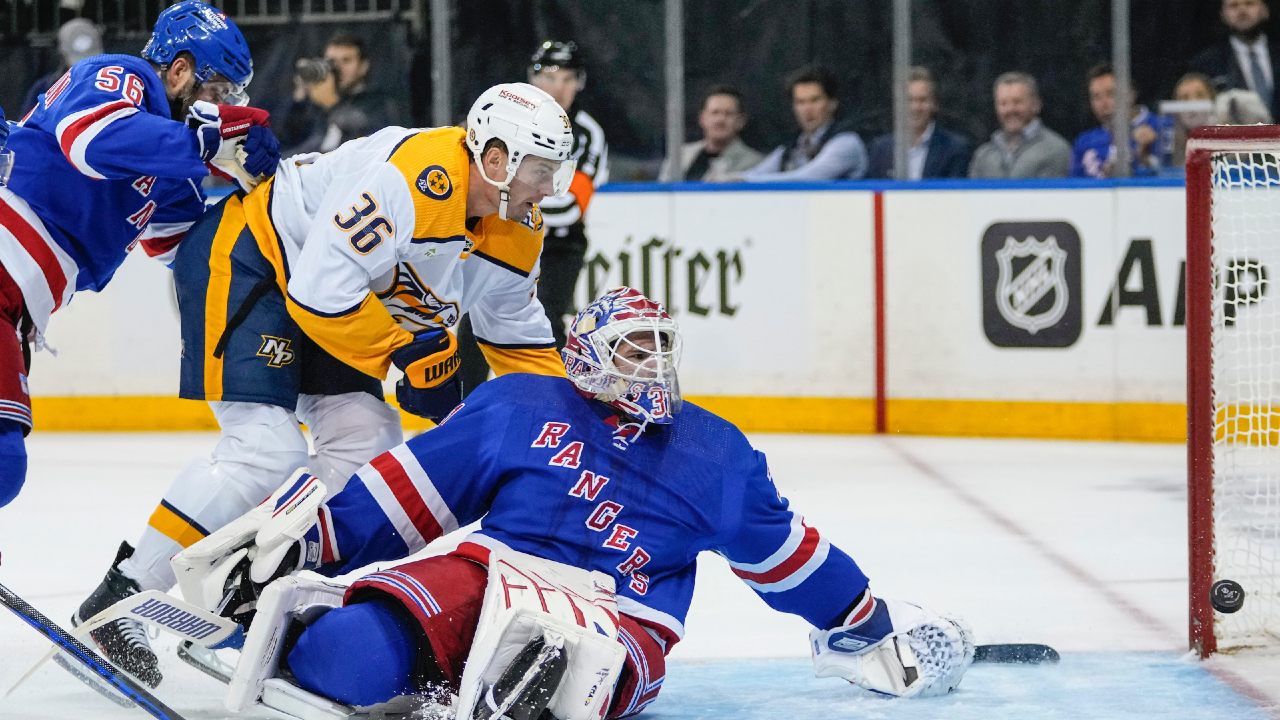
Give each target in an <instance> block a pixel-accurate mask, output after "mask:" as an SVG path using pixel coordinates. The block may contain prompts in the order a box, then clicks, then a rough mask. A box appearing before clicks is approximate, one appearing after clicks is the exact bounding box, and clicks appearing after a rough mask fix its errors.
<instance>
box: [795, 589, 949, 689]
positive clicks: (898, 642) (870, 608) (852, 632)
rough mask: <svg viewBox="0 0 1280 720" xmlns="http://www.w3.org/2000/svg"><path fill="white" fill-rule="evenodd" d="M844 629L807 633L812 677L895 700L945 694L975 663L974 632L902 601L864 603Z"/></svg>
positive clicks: (871, 599) (888, 600) (886, 600)
mask: <svg viewBox="0 0 1280 720" xmlns="http://www.w3.org/2000/svg"><path fill="white" fill-rule="evenodd" d="M850 616H851V617H852V618H855V619H854V620H853V621H852V622H850V623H849V624H847V625H842V626H840V627H836V628H832V629H831V630H816V629H815V630H813V631H811V632H810V633H809V650H810V652H812V653H813V667H814V673H815V674H816V675H817V676H818V677H839V678H844V679H845V680H848V681H849V682H851V683H853V684H855V685H858V686H859V687H862V688H865V689H867V690H870V691H872V692H876V693H880V694H883V695H891V696H894V697H933V696H936V695H945V694H947V693H948V692H951V691H952V690H954V689H955V688H956V686H957V685H959V684H960V680H961V678H963V677H964V673H965V671H966V670H968V669H969V666H970V665H971V664H973V655H974V643H973V631H972V630H970V629H969V626H968V624H966V623H965V622H964V621H963V620H961V619H960V618H955V617H943V616H941V615H938V614H937V613H934V612H932V611H931V610H927V609H925V608H923V607H920V606H919V605H913V604H911V603H908V602H903V601H901V600H891V599H882V598H874V597H871V596H870V593H869V592H868V593H866V599H865V600H864V601H863V602H861V603H859V604H858V606H857V607H856V608H855V609H854V611H853V612H852V613H850Z"/></svg>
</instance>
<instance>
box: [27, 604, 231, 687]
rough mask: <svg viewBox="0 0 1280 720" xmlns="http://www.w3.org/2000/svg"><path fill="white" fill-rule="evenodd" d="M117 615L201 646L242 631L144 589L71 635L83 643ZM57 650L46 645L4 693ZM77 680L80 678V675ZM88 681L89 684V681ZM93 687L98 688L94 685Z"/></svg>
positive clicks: (201, 611)
mask: <svg viewBox="0 0 1280 720" xmlns="http://www.w3.org/2000/svg"><path fill="white" fill-rule="evenodd" d="M121 618H128V619H132V620H138V621H140V622H144V623H146V624H148V625H154V626H156V627H158V628H160V629H161V630H164V631H166V632H169V633H172V634H174V635H177V636H178V637H180V638H182V639H183V640H187V641H190V642H193V643H198V644H200V645H203V646H205V647H212V646H215V645H219V644H221V643H224V642H227V641H228V639H229V638H233V637H234V636H235V635H236V633H237V632H240V633H243V630H241V629H240V626H239V625H238V624H236V623H235V622H233V621H231V620H228V619H227V618H224V617H219V616H218V615H214V614H213V613H211V612H207V611H205V610H202V609H200V608H198V607H196V606H194V605H189V604H187V603H184V602H182V601H181V600H178V599H177V598H175V597H173V596H171V595H168V594H166V593H162V592H160V591H159V590H147V591H146V592H141V593H137V594H135V595H130V596H129V597H126V598H124V599H123V600H120V601H119V602H117V603H115V604H114V605H112V606H111V607H108V608H106V609H104V610H103V611H102V612H100V613H98V614H96V615H94V616H93V617H91V618H89V619H88V620H85V621H84V622H83V623H81V624H80V626H79V627H76V628H74V629H73V630H72V631H71V636H72V637H73V638H75V639H76V640H79V641H80V642H84V641H85V640H86V639H88V637H89V633H91V632H93V631H94V630H96V629H98V628H100V627H102V626H103V625H106V624H107V623H110V622H115V621H116V620H119V619H121ZM58 652H60V650H59V648H58V647H57V646H56V645H55V646H53V647H51V648H49V651H48V652H47V653H45V654H44V656H43V657H41V658H40V659H39V660H37V661H36V662H35V664H34V665H32V666H31V667H30V668H29V669H28V670H27V671H26V672H25V673H23V675H22V677H20V678H18V681H17V682H15V683H14V684H13V687H10V688H9V690H8V691H7V692H5V694H4V696H5V697H9V695H11V694H13V691H14V690H16V689H18V686H19V685H21V684H22V683H24V682H26V681H27V678H29V677H31V675H32V674H34V673H35V671H36V670H38V669H40V667H41V666H43V665H44V664H45V663H46V662H48V661H49V660H50V659H52V658H53V657H54V656H55V655H57V654H58ZM58 664H59V665H61V666H62V667H64V668H66V669H67V670H71V666H69V665H68V664H67V663H63V662H59V663H58ZM72 674H73V675H77V673H75V672H72ZM77 676H78V675H77ZM81 679H82V680H83V678H81ZM90 684H91V685H92V683H90ZM94 689H99V688H98V686H96V685H94ZM111 699H112V700H115V697H111Z"/></svg>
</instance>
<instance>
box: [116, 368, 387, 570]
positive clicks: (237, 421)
mask: <svg viewBox="0 0 1280 720" xmlns="http://www.w3.org/2000/svg"><path fill="white" fill-rule="evenodd" d="M209 406H210V407H212V408H213V414H214V415H215V416H216V417H217V419H218V426H219V427H220V428H221V429H222V438H221V439H220V440H219V441H218V444H217V446H215V447H214V449H213V453H212V454H211V455H209V456H208V457H203V458H196V459H195V460H192V461H191V462H190V463H189V464H188V465H187V466H186V467H185V468H183V469H182V471H181V472H180V473H178V476H177V477H176V478H174V481H173V484H172V485H170V486H169V489H168V490H166V491H165V494H164V498H163V500H162V501H161V503H160V506H159V507H157V508H156V511H155V512H154V513H153V514H152V516H151V519H150V520H149V521H148V522H147V527H146V529H145V530H143V532H142V538H141V539H140V540H139V541H138V546H137V548H136V550H135V551H134V554H133V557H131V558H129V559H128V560H125V561H124V562H123V563H121V565H120V569H121V571H122V572H123V573H124V574H125V575H126V576H128V577H130V578H133V579H134V580H136V581H137V582H138V584H139V585H140V586H142V589H143V590H168V589H169V588H171V587H173V585H174V584H175V583H176V582H177V580H176V579H175V578H174V574H173V570H172V569H171V568H170V567H169V558H171V557H173V555H174V554H175V553H177V552H178V551H179V550H181V549H182V548H184V547H188V546H190V545H192V544H193V543H195V542H196V541H198V540H200V538H202V537H204V536H205V535H207V534H208V533H211V532H213V531H215V530H217V529H218V528H221V527H222V526H223V525H225V524H227V523H228V522H231V521H232V520H234V519H236V518H238V517H240V516H241V515H243V514H244V513H245V512H247V511H248V510H249V509H250V508H252V507H254V506H255V505H257V504H258V503H260V502H262V501H263V500H265V499H266V498H267V497H268V496H269V495H271V493H272V492H273V491H275V489H276V488H278V487H280V484H281V483H283V482H284V481H285V480H286V479H288V477H289V475H290V474H291V473H292V472H293V471H294V470H297V469H298V468H300V467H303V466H307V467H309V468H310V469H311V472H313V473H314V474H315V475H316V476H318V477H319V478H320V479H321V480H323V481H324V483H325V485H326V486H328V488H329V492H330V494H333V493H336V492H338V491H339V490H341V489H342V488H343V486H345V485H346V483H347V479H348V478H350V477H351V475H352V474H354V473H355V471H356V470H358V469H359V468H360V466H361V465H364V464H365V463H367V462H369V461H370V460H372V459H373V458H374V457H376V456H377V455H379V454H381V453H383V452H386V451H387V450H390V449H391V448H393V447H395V446H397V445H399V444H400V443H402V442H404V433H403V431H402V430H401V427H400V415H399V413H397V412H396V409H395V408H393V407H392V406H390V405H388V404H387V403H385V402H382V401H380V400H378V399H377V398H375V397H373V396H372V395H369V394H368V393H363V392H353V393H345V394H342V395H299V396H298V412H297V414H296V415H295V414H294V413H292V412H289V411H288V410H285V409H284V408H282V407H278V406H275V405H266V404H262V403H247V402H210V403H209ZM299 421H301V422H302V423H305V424H306V426H307V427H308V428H309V429H310V431H311V437H312V442H313V444H314V446H315V453H316V454H315V455H312V456H308V452H307V440H306V438H305V437H304V436H303V434H302V428H301V427H299V424H298V423H299Z"/></svg>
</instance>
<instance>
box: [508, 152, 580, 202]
mask: <svg viewBox="0 0 1280 720" xmlns="http://www.w3.org/2000/svg"><path fill="white" fill-rule="evenodd" d="M576 169H577V166H576V164H575V163H574V161H573V160H572V159H569V160H564V161H556V160H551V159H549V158H543V157H537V156H536V155H525V156H524V157H523V158H521V159H520V166H519V167H518V168H516V174H515V179H516V180H519V181H520V182H522V183H524V184H526V185H529V186H530V187H533V188H549V189H550V190H551V192H550V193H549V195H552V196H555V197H564V196H565V195H567V194H568V192H569V185H570V184H571V183H572V182H573V172H574V170H576Z"/></svg>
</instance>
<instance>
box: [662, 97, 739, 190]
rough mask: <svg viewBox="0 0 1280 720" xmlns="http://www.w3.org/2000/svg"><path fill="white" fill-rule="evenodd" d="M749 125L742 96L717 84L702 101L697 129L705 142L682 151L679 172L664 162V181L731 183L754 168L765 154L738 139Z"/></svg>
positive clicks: (684, 146) (685, 146)
mask: <svg viewBox="0 0 1280 720" xmlns="http://www.w3.org/2000/svg"><path fill="white" fill-rule="evenodd" d="M746 124H747V114H746V113H745V112H743V109H742V93H739V92H738V90H737V88H734V87H731V86H729V85H714V86H712V88H711V89H710V90H708V91H707V94H706V97H705V98H704V99H703V101H702V112H700V113H698V126H699V127H701V128H702V139H701V140H698V141H696V142H691V143H685V144H684V145H683V146H682V147H681V148H680V172H678V173H676V172H673V171H672V168H671V164H670V162H666V163H663V166H662V175H661V177H660V179H661V180H662V181H663V182H679V181H682V180H683V181H685V182H732V181H735V180H737V179H738V176H739V175H741V174H742V173H743V172H745V171H747V170H750V169H751V168H753V167H755V166H756V164H757V163H759V162H760V161H761V160H762V159H764V154H763V153H759V152H756V151H755V150H752V149H751V148H749V147H747V144H746V143H744V142H742V139H741V138H740V137H738V133H741V132H742V128H743V127H744V126H745V125H746Z"/></svg>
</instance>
